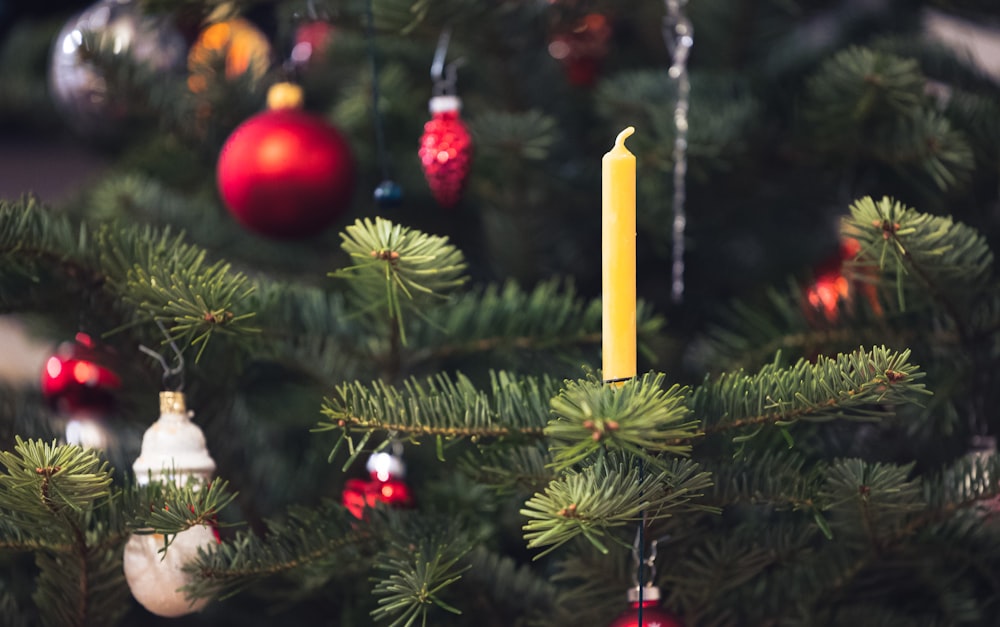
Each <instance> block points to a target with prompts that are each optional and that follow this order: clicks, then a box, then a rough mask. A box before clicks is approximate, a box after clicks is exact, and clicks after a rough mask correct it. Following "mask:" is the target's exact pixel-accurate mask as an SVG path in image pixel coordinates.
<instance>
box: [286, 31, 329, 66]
mask: <svg viewBox="0 0 1000 627" xmlns="http://www.w3.org/2000/svg"><path fill="white" fill-rule="evenodd" d="M335 34H336V31H335V30H334V28H333V25H331V24H330V23H329V22H326V21H323V20H312V21H309V22H303V23H302V24H300V25H299V27H298V28H296V29H295V44H294V45H293V46H292V54H291V61H292V63H293V64H294V65H297V66H308V65H312V64H315V63H322V62H323V60H324V59H325V58H326V55H327V53H328V51H329V49H330V44H331V43H333V38H334V35H335Z"/></svg>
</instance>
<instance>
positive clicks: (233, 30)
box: [187, 17, 271, 94]
mask: <svg viewBox="0 0 1000 627" xmlns="http://www.w3.org/2000/svg"><path fill="white" fill-rule="evenodd" d="M187 64H188V71H189V72H190V75H189V76H188V89H190V90H191V91H192V92H194V93H196V94H197V93H202V92H204V91H205V90H207V89H208V87H209V85H211V84H214V83H218V82H220V81H223V80H225V81H233V80H236V79H239V78H241V77H243V76H244V75H248V76H249V77H250V78H253V79H256V80H259V79H261V78H263V76H264V74H265V73H267V71H268V69H269V68H270V67H271V44H270V43H269V42H268V41H267V37H265V36H264V33H262V32H260V30H259V29H258V28H257V27H256V26H254V25H253V24H252V23H251V22H250V21H249V20H247V19H244V18H242V17H237V18H233V19H230V20H226V21H224V22H216V23H214V24H211V25H209V26H207V27H206V28H205V29H204V30H202V31H201V33H200V34H199V35H198V39H197V40H196V41H195V42H194V45H193V46H191V50H190V52H188V58H187Z"/></svg>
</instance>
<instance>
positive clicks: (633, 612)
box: [608, 601, 684, 627]
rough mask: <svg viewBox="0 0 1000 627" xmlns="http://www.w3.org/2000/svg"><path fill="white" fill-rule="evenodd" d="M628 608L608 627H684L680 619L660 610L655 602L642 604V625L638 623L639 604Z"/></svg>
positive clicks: (633, 604) (632, 604) (631, 604)
mask: <svg viewBox="0 0 1000 627" xmlns="http://www.w3.org/2000/svg"><path fill="white" fill-rule="evenodd" d="M629 606H630V607H629V609H627V610H625V611H624V612H622V614H621V615H620V616H619V617H618V618H616V619H615V620H614V622H613V623H611V624H610V625H609V626H608V627H684V623H683V621H681V619H679V618H677V617H676V616H674V615H673V614H670V613H669V612H666V611H664V610H663V609H661V608H660V607H659V602H657V601H646V602H644V603H643V604H642V624H640V623H639V604H638V603H630V604H629Z"/></svg>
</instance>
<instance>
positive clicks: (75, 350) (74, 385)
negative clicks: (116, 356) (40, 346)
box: [41, 333, 121, 414]
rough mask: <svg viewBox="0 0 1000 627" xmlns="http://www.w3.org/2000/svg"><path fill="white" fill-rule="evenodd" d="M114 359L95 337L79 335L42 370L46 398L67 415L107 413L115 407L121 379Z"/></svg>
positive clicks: (57, 409) (63, 345)
mask: <svg viewBox="0 0 1000 627" xmlns="http://www.w3.org/2000/svg"><path fill="white" fill-rule="evenodd" d="M110 362H111V358H110V356H109V355H107V354H105V353H104V352H103V351H102V350H101V349H100V348H98V347H97V346H96V344H95V342H94V341H93V340H92V339H91V337H90V336H89V335H87V334H85V333H77V334H76V338H75V340H74V341H73V342H64V343H63V344H61V345H60V346H59V348H58V349H56V352H55V354H54V355H52V356H51V357H49V358H48V360H46V362H45V366H44V367H43V368H42V377H41V386H42V394H43V395H44V396H45V398H46V399H47V400H48V401H49V404H50V405H51V406H52V408H53V409H54V410H56V411H58V412H60V413H63V414H77V413H80V412H87V413H106V412H108V411H110V410H111V408H112V407H113V406H114V403H115V391H116V390H117V389H118V388H119V387H121V378H120V377H119V376H118V374H117V373H116V372H115V371H114V370H113V369H112V368H111V364H110Z"/></svg>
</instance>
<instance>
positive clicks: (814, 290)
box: [806, 237, 882, 322]
mask: <svg viewBox="0 0 1000 627" xmlns="http://www.w3.org/2000/svg"><path fill="white" fill-rule="evenodd" d="M859 252H861V244H860V243H859V242H858V240H856V239H854V238H852V237H849V238H846V239H844V240H843V241H842V242H841V243H840V248H839V249H838V250H837V254H836V255H834V256H832V257H830V258H828V259H826V260H824V261H823V262H822V263H821V264H820V265H819V266H818V267H817V268H816V271H815V276H816V279H815V281H814V282H813V283H812V285H810V286H809V287H808V288H807V289H806V300H807V301H808V302H809V305H810V306H812V308H813V310H815V311H818V312H820V313H822V314H823V316H824V317H825V318H826V320H827V321H828V322H836V320H837V316H838V314H839V313H840V308H841V307H842V306H843V305H845V304H850V303H851V302H852V299H853V297H854V294H855V292H861V293H863V294H864V296H865V298H866V299H867V300H868V303H869V305H870V306H871V308H872V311H874V312H875V313H877V314H878V313H881V312H882V305H881V304H880V303H879V301H878V294H877V293H876V290H875V287H874V286H873V285H872V284H871V283H867V282H863V281H851V280H850V279H849V278H848V277H847V276H846V275H845V274H844V262H846V261H850V260H852V259H854V258H855V257H857V255H858V253H859Z"/></svg>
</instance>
